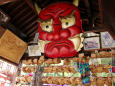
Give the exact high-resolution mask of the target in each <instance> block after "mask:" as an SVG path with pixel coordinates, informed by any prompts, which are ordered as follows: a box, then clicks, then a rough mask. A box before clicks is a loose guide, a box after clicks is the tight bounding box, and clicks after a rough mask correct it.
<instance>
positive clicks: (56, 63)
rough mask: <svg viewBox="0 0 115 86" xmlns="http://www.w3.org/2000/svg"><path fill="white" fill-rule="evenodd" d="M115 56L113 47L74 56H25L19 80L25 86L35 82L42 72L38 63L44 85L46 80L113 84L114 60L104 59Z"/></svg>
mask: <svg viewBox="0 0 115 86" xmlns="http://www.w3.org/2000/svg"><path fill="white" fill-rule="evenodd" d="M113 56H115V52H113V51H110V52H107V51H101V52H95V53H94V52H93V53H91V55H90V56H85V55H84V54H79V55H78V57H73V58H54V59H50V58H49V59H45V57H44V56H41V57H40V58H39V59H38V58H35V59H28V60H23V61H22V68H21V71H22V72H23V73H22V74H21V75H20V76H19V77H17V83H21V84H20V85H21V86H34V85H33V83H35V80H37V79H35V77H39V74H36V72H39V70H38V67H40V68H41V67H42V68H43V71H42V73H41V75H42V78H41V81H40V82H39V83H41V82H42V86H43V85H44V84H54V86H55V85H56V84H57V85H72V86H76V85H80V86H81V85H84V86H104V85H106V86H112V81H115V76H113V75H112V73H111V69H112V68H111V67H112V64H111V60H110V61H109V62H110V63H108V64H103V62H102V61H101V60H103V59H104V58H106V59H111V57H113ZM94 60H96V61H94ZM37 70H38V71H37ZM112 76H113V77H112ZM36 83H38V82H36ZM20 85H17V86H20ZM49 86H50V85H49Z"/></svg>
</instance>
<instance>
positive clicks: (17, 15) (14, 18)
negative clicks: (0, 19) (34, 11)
mask: <svg viewBox="0 0 115 86" xmlns="http://www.w3.org/2000/svg"><path fill="white" fill-rule="evenodd" d="M27 9H28V8H24V9H23V10H21V11H20V12H19V13H18V14H16V15H15V16H14V17H13V19H12V21H14V20H16V19H17V18H18V17H19V16H20V15H22V14H23V13H24V12H25V11H27Z"/></svg>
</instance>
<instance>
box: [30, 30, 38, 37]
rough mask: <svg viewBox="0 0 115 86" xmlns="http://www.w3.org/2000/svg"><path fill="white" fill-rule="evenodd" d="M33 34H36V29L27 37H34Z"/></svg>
mask: <svg viewBox="0 0 115 86" xmlns="http://www.w3.org/2000/svg"><path fill="white" fill-rule="evenodd" d="M35 33H38V30H37V29H36V30H34V31H33V32H32V33H31V34H30V35H29V37H32V36H35Z"/></svg>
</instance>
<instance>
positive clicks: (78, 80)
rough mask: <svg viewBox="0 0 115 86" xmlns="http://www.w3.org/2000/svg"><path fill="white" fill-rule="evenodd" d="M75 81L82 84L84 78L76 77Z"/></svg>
mask: <svg viewBox="0 0 115 86" xmlns="http://www.w3.org/2000/svg"><path fill="white" fill-rule="evenodd" d="M75 82H76V84H77V85H80V86H82V80H81V78H76V79H75Z"/></svg>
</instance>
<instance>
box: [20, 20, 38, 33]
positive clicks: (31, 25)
mask: <svg viewBox="0 0 115 86" xmlns="http://www.w3.org/2000/svg"><path fill="white" fill-rule="evenodd" d="M35 25H37V22H36V21H34V22H32V23H31V24H29V25H28V26H27V25H26V27H25V28H24V27H23V28H24V29H23V30H22V31H23V32H27V31H28V30H29V29H31V28H32V27H33V26H35Z"/></svg>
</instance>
